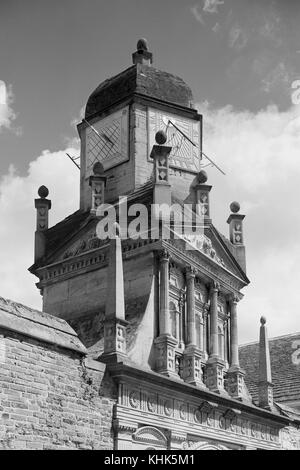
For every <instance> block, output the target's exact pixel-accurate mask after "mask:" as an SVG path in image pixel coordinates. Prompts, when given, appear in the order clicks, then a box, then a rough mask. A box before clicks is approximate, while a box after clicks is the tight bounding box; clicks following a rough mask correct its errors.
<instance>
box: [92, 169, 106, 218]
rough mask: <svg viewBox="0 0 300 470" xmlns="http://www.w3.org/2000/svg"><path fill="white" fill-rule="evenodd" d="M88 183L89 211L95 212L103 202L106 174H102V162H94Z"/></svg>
mask: <svg viewBox="0 0 300 470" xmlns="http://www.w3.org/2000/svg"><path fill="white" fill-rule="evenodd" d="M89 185H90V186H91V213H92V214H96V213H97V209H98V207H99V206H101V204H104V202H105V197H104V192H105V186H106V176H104V168H103V165H102V163H100V162H96V163H95V165H94V166H93V175H92V176H90V178H89Z"/></svg>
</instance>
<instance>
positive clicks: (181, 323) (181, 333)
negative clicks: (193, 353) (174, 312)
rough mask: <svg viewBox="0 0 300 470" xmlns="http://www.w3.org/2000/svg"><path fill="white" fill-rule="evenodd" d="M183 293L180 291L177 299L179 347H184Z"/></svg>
mask: <svg viewBox="0 0 300 470" xmlns="http://www.w3.org/2000/svg"><path fill="white" fill-rule="evenodd" d="M183 305H184V294H183V292H181V293H180V297H179V301H178V308H179V314H180V317H179V347H180V348H184V311H183Z"/></svg>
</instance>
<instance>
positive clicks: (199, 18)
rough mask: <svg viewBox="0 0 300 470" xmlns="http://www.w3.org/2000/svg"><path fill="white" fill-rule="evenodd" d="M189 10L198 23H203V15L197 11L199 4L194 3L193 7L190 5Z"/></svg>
mask: <svg viewBox="0 0 300 470" xmlns="http://www.w3.org/2000/svg"><path fill="white" fill-rule="evenodd" d="M191 12H192V13H193V15H194V18H195V19H196V20H197V21H198V23H201V24H203V25H204V20H203V17H202V15H201V13H200V11H199V5H194V6H193V7H191Z"/></svg>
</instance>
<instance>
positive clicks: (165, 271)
mask: <svg viewBox="0 0 300 470" xmlns="http://www.w3.org/2000/svg"><path fill="white" fill-rule="evenodd" d="M159 272H160V284H159V335H160V336H162V335H169V334H171V330H170V310H169V253H168V252H167V251H162V252H161V253H160V256H159Z"/></svg>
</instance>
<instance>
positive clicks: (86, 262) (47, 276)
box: [37, 240, 155, 283]
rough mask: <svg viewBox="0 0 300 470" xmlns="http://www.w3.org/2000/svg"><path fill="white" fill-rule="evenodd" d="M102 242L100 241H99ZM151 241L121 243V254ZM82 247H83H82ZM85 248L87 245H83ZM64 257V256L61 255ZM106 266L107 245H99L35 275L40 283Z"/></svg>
mask: <svg viewBox="0 0 300 470" xmlns="http://www.w3.org/2000/svg"><path fill="white" fill-rule="evenodd" d="M100 241H101V242H102V240H100ZM154 242H155V241H153V240H135V241H131V240H129V241H127V240H126V241H125V242H124V243H123V242H122V252H123V253H127V252H130V251H132V250H135V249H137V248H140V247H141V246H143V247H144V246H146V245H149V244H150V243H154ZM82 246H83V245H82ZM85 246H87V245H85ZM63 256H65V255H63ZM107 264H108V243H107V241H105V244H100V245H99V247H97V248H96V247H94V248H93V249H92V250H89V249H86V250H85V249H82V251H81V252H79V251H78V250H77V253H76V254H75V251H74V253H73V254H72V255H71V254H70V256H69V255H68V256H65V257H64V259H62V260H61V259H60V260H58V261H57V262H55V263H53V264H51V266H45V267H43V268H40V269H39V270H38V271H37V275H38V276H39V278H40V282H44V283H45V282H48V281H55V280H56V279H57V278H60V277H63V276H68V275H70V274H72V273H75V272H77V271H81V270H83V269H85V270H86V269H89V268H95V266H97V267H103V266H106V265H107Z"/></svg>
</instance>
